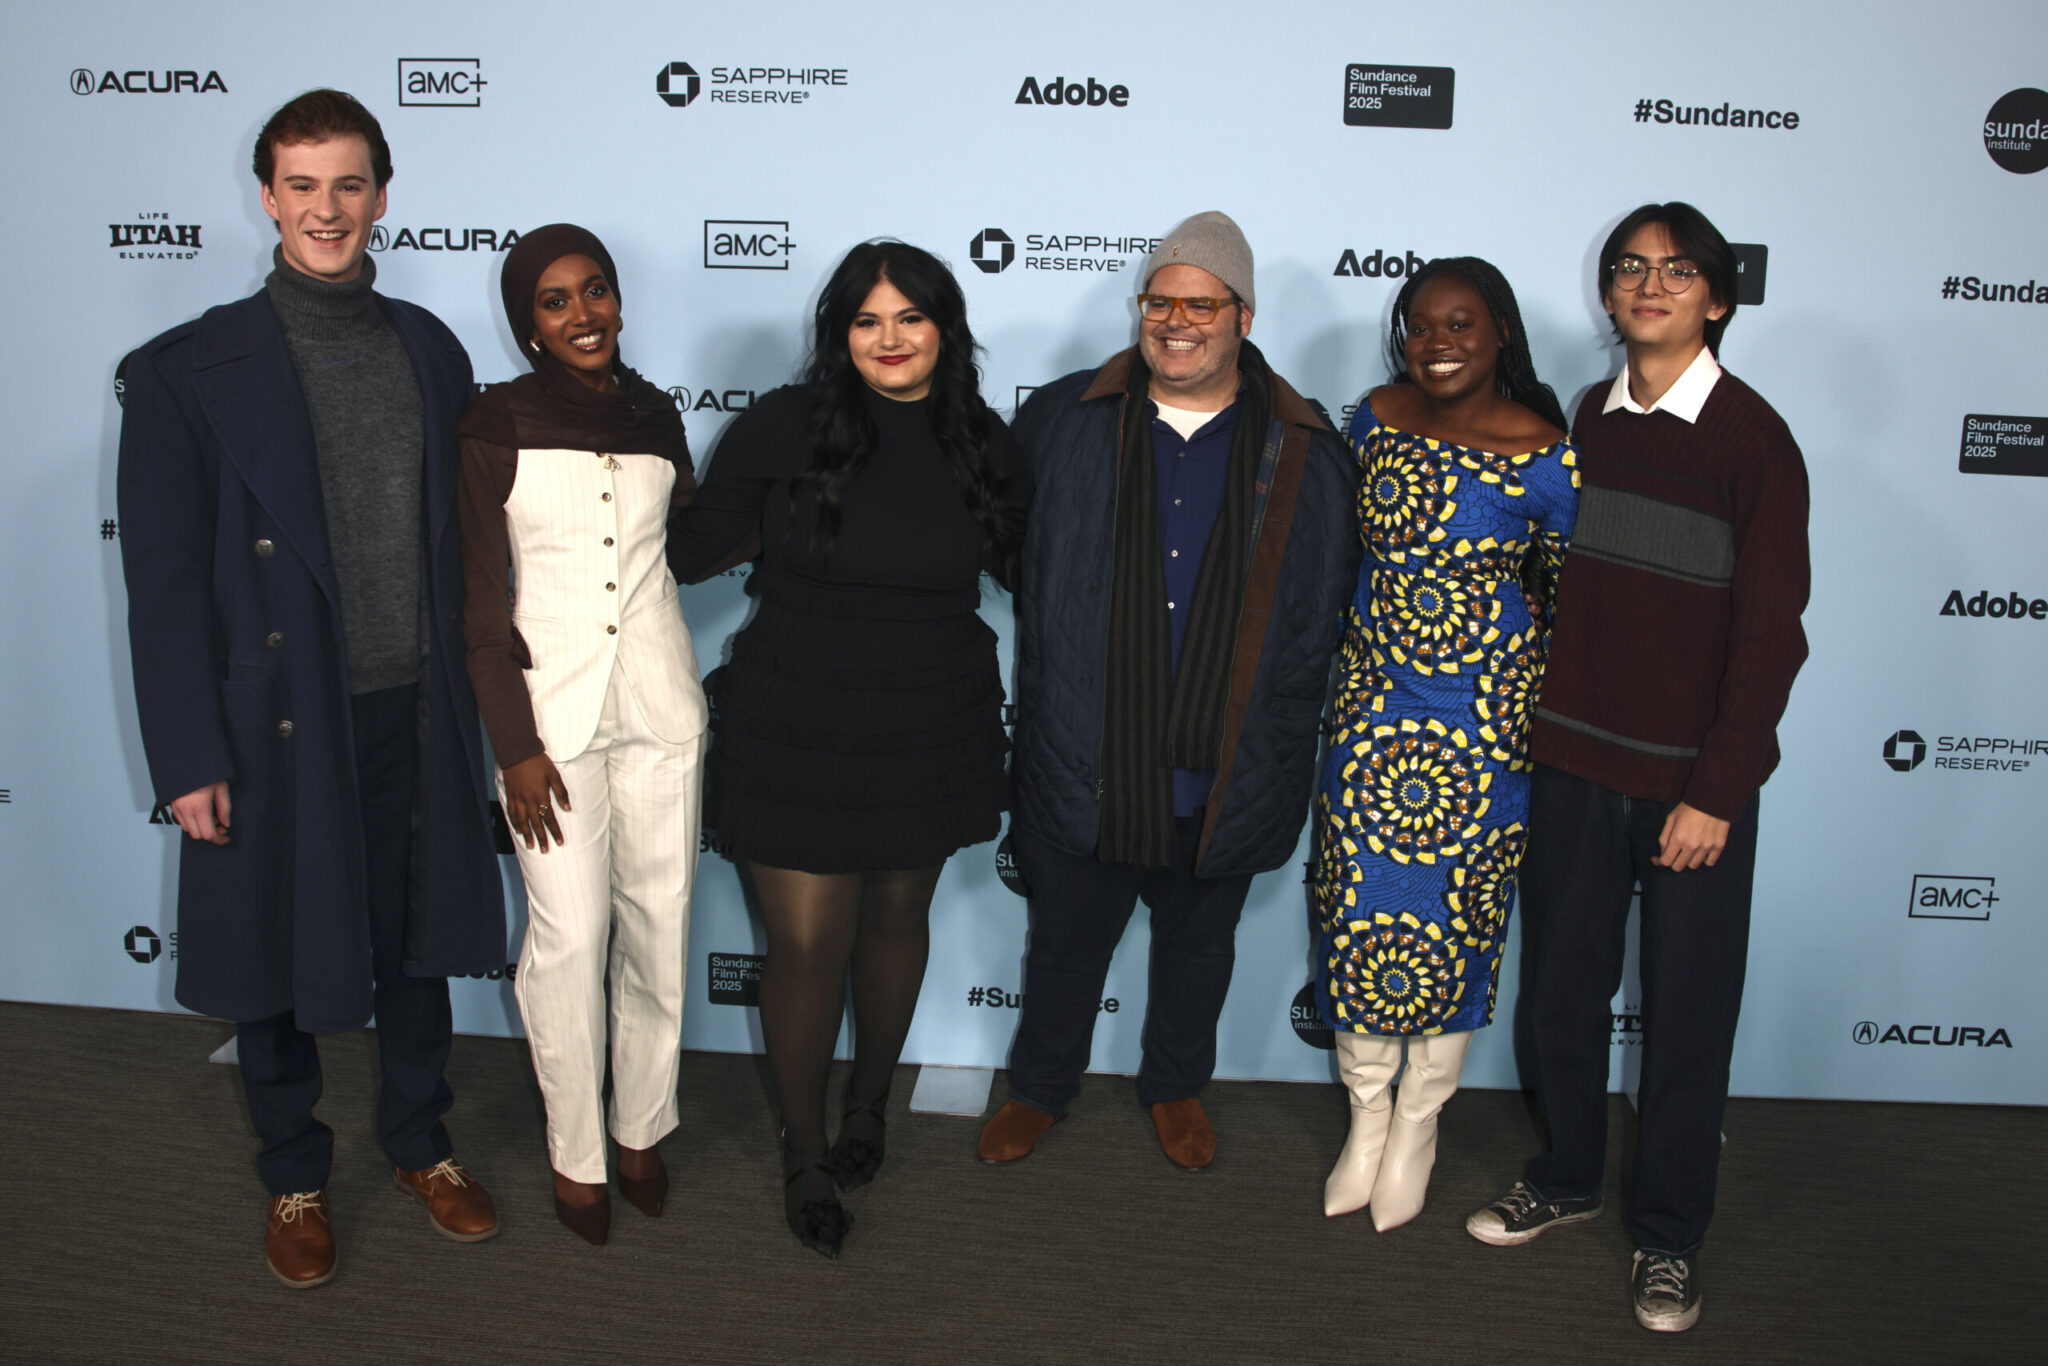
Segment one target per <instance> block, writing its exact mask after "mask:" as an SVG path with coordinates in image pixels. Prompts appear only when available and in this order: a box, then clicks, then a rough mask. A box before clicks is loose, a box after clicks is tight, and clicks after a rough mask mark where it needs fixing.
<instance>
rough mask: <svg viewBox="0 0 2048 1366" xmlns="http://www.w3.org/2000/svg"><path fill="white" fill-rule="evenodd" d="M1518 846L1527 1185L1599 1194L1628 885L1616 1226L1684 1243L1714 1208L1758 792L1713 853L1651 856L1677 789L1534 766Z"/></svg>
mask: <svg viewBox="0 0 2048 1366" xmlns="http://www.w3.org/2000/svg"><path fill="white" fill-rule="evenodd" d="M1529 803H1530V809H1529V847H1528V852H1527V854H1526V855H1524V857H1523V860H1522V952H1523V953H1524V954H1529V955H1533V972H1532V973H1531V975H1530V977H1529V978H1528V982H1529V986H1528V988H1527V989H1528V991H1529V992H1530V995H1529V997H1528V998H1527V1000H1526V1001H1525V1005H1524V1008H1525V1009H1526V1010H1527V1011H1528V1023H1529V1043H1530V1048H1531V1056H1532V1057H1533V1059H1534V1062H1535V1067H1536V1077H1535V1080H1536V1102H1537V1109H1538V1113H1539V1115H1540V1117H1541V1121H1542V1126H1543V1136H1544V1141H1545V1143H1546V1145H1547V1150H1546V1151H1545V1152H1544V1153H1543V1154H1542V1156H1540V1157H1538V1158H1536V1159H1535V1160H1534V1161H1532V1162H1531V1163H1530V1164H1529V1167H1528V1171H1527V1173H1526V1178H1527V1180H1528V1182H1529V1185H1530V1186H1531V1187H1532V1188H1533V1189H1534V1190H1535V1191H1536V1193H1537V1194H1538V1195H1539V1196H1540V1197H1542V1199H1543V1200H1544V1201H1546V1202H1548V1203H1556V1204H1570V1203H1576V1202H1583V1201H1589V1200H1593V1199H1596V1198H1598V1196H1599V1195H1600V1187H1601V1173H1602V1170H1603V1169H1604V1167H1605V1165H1606V1161H1607V1073H1608V1055H1609V1051H1610V1044H1611V1033H1612V1030H1613V1027H1614V1021H1613V1012H1612V1002H1613V999H1614V993H1615V992H1616V991H1617V990H1618V989H1619V988H1620V986H1621V971H1622V966H1623V964H1622V958H1623V952H1624V941H1625V938H1626V929H1627V925H1628V910H1629V901H1630V898H1631V896H1632V894H1633V892H1634V890H1635V888H1636V886H1637V885H1638V884H1640V885H1641V887H1642V892H1643V898H1642V940H1641V950H1642V952H1641V959H1640V967H1641V973H1642V991H1643V999H1642V1025H1643V1043H1642V1048H1643V1059H1642V1083H1641V1087H1640V1089H1639V1090H1638V1091H1637V1093H1636V1106H1637V1112H1638V1116H1639V1118H1640V1128H1639V1132H1638V1135H1637V1140H1636V1151H1635V1173H1634V1179H1633V1182H1632V1183H1631V1186H1630V1189H1629V1195H1628V1213H1627V1224H1628V1231H1629V1233H1630V1235H1631V1236H1632V1237H1634V1239H1635V1242H1636V1246H1637V1247H1639V1248H1642V1249H1643V1250H1645V1251H1648V1252H1662V1253H1666V1254H1669V1255H1672V1256H1679V1257H1690V1256H1692V1255H1693V1254H1694V1253H1696V1252H1698V1251H1699V1248H1700V1244H1701V1243H1702V1242H1704V1241H1705V1239H1706V1236H1707V1225H1708V1224H1709V1223H1710V1222H1711V1221H1712V1219H1713V1217H1714V1182H1715V1177H1716V1175H1717V1173H1718V1171H1719V1168H1720V1162H1721V1117H1722V1111H1723V1110H1724V1108H1725V1107H1726V1105H1727V1102H1728V1063H1729V1059H1730V1057H1731V1056H1732V1055H1733V1053H1734V1051H1735V1021H1736V1016H1737V1015H1738V1014H1739V1013H1740V1012H1741V1009H1742V982H1743V976H1744V973H1745V972H1746V971H1747V969H1748V964H1749V903H1750V885H1751V880H1752V876H1753V874H1754V872H1755V869H1756V828H1757V803H1756V799H1755V798H1754V797H1752V798H1750V801H1749V805H1748V807H1747V808H1745V809H1744V810H1743V812H1742V814H1741V815H1740V816H1738V817H1737V818H1736V819H1735V820H1734V822H1733V823H1732V824H1731V825H1730V827H1729V830H1728V843H1727V846H1726V847H1725V848H1724V849H1723V850H1722V851H1721V857H1720V859H1719V860H1718V861H1717V862H1716V863H1715V864H1714V866H1713V867H1711V868H1708V867H1704V866H1702V867H1699V868H1694V869H1692V870H1690V871H1688V872H1683V873H1675V872H1672V871H1671V870H1670V869H1668V868H1659V867H1657V866H1655V865H1654V864H1652V863H1651V862H1650V860H1651V859H1653V858H1655V857H1656V856H1657V836H1658V834H1659V832H1661V831H1662V830H1663V828H1664V820H1665V817H1666V816H1668V815H1669V814H1670V813H1671V809H1672V807H1673V806H1674V805H1675V803H1672V802H1652V801H1644V800H1642V799H1640V798H1634V797H1627V796H1624V795H1622V794H1621V793H1619V792H1616V791H1614V790H1613V789H1612V788H1608V787H1603V786H1602V785H1601V784H1599V783H1595V782H1589V781H1588V780H1586V779H1584V778H1578V777H1574V776H1573V775H1571V774H1569V773H1564V772H1561V771H1560V770H1558V769H1554V768H1549V767H1546V766H1544V765H1540V764H1539V765H1537V767H1536V773H1535V778H1534V780H1533V782H1532V784H1531V786H1530V792H1529Z"/></svg>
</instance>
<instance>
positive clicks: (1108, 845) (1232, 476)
mask: <svg viewBox="0 0 2048 1366" xmlns="http://www.w3.org/2000/svg"><path fill="white" fill-rule="evenodd" d="M1238 369H1239V372H1240V373H1241V374H1242V375H1243V377H1244V389H1243V391H1242V393H1241V395H1240V397H1239V399H1238V413H1237V431H1236V434H1235V436H1233V437H1232V439H1231V443H1230V469H1229V473H1228V474H1227V475H1226V476H1225V479H1226V483H1225V485H1224V494H1223V507H1222V510H1221V511H1220V512H1218V513H1217V515H1216V527H1215V530H1214V531H1212V532H1211V533H1210V535H1209V544H1208V547H1207V548H1206V549H1205V550H1204V551H1203V552H1202V568H1201V570H1200V572H1199V573H1198V574H1197V575H1196V576H1195V595H1194V600H1193V601H1192V602H1191V603H1190V604H1189V609H1188V610H1189V616H1188V626H1187V633H1186V635H1185V636H1183V637H1182V640H1181V650H1180V665H1179V668H1178V669H1177V670H1176V669H1175V667H1174V660H1173V635H1172V627H1171V625H1170V623H1169V621H1168V618H1167V610H1166V570H1165V566H1164V564H1163V563H1162V561H1161V559H1160V540H1159V494H1158V480H1157V472H1156V468H1155V466H1154V464H1153V458H1152V420H1151V409H1150V407H1149V406H1148V404H1147V397H1148V391H1149V389H1150V386H1151V379H1152V373H1151V371H1150V370H1149V369H1148V368H1147V367H1146V365H1145V362H1144V360H1143V359H1142V358H1141V357H1140V355H1139V354H1138V353H1137V352H1136V351H1133V352H1132V353H1131V374H1130V383H1129V386H1128V387H1127V388H1126V390H1125V393H1124V427H1123V442H1122V452H1121V456H1120V460H1121V466H1120V470H1119V474H1118V479H1117V489H1118V495H1117V507H1116V547H1115V551H1114V574H1115V577H1114V580H1113V582H1112V584H1111V587H1110V599H1109V660H1108V669H1107V673H1106V675H1105V679H1104V682H1105V685H1106V696H1105V698H1104V701H1103V726H1102V835H1101V840H1100V843H1099V844H1098V846H1097V849H1096V856H1097V857H1098V858H1100V859H1102V860H1103V861H1104V862H1106V863H1127V864H1132V865H1135V866H1137V867H1140V868H1163V867H1165V866H1166V865H1167V864H1168V863H1170V862H1171V861H1172V858H1173V771H1174V770H1175V769H1177V768H1187V769H1209V768H1215V767H1216V765H1217V763H1218V761H1219V756H1220V755H1221V752H1222V747H1223V715H1224V707H1225V704H1226V703H1227V702H1228V701H1229V698H1230V662H1231V655H1232V651H1233V649H1234V647H1235V645H1236V641H1237V620H1238V612H1239V610H1240V608H1241V607H1242V606H1243V602H1244V582H1245V569H1246V565H1247V563H1248V562H1249V560H1250V556H1251V530H1252V507H1253V481H1254V479H1255V477H1256V476H1257V473H1258V468H1259V455H1260V451H1261V450H1262V448H1263V447H1264V445H1265V437H1266V415H1267V409H1268V407H1269V403H1270V397H1269V395H1270V390H1271V378H1270V375H1269V372H1268V371H1267V369H1266V363H1265V359H1264V358H1263V357H1262V356H1260V355H1259V353H1258V351H1257V350H1256V349H1254V348H1253V346H1252V345H1251V344H1250V343H1249V342H1246V343H1244V345H1243V346H1242V347H1241V348H1240V349H1239V351H1238Z"/></svg>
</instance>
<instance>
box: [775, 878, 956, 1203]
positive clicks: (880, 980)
mask: <svg viewBox="0 0 2048 1366" xmlns="http://www.w3.org/2000/svg"><path fill="white" fill-rule="evenodd" d="M944 866H945V865H944V864H940V865H938V866H936V867H931V868H913V869H908V870H903V871H895V870H884V871H873V872H864V873H800V872H797V871H795V870H793V869H789V868H770V867H767V866H766V865H764V864H759V863H750V864H749V865H748V869H749V870H750V872H751V873H752V876H753V880H754V891H755V894H756V896H758V897H759V899H760V903H761V914H762V918H763V919H765V920H766V921H767V923H768V962H767V964H766V965H765V966H764V967H763V968H762V969H761V1032H762V1034H763V1036H764V1037H765V1039H766V1042H767V1045H768V1070H769V1072H770V1073H772V1074H773V1076H774V1078H775V1090H776V1093H777V1094H778V1095H779V1096H780V1098H781V1101H782V1123H783V1129H784V1133H785V1135H786V1137H785V1142H786V1143H787V1145H788V1149H789V1156H790V1160H791V1161H792V1162H805V1163H808V1162H815V1161H817V1160H818V1159H820V1158H822V1157H823V1156H824V1154H825V1147H826V1137H825V1076H826V1073H827V1072H829V1071H830V1070H831V1067H832V1046H833V1044H835V1043H836V1042H838V1039H839V1021H840V1018H841V1016H842V1015H843V1014H844V1012H845V1001H846V969H847V965H848V964H849V963H851V964H852V966H853V1040H854V1061H853V1076H852V1078H851V1079H850V1080H848V1082H847V1083H846V1107H847V1108H849V1109H850V1108H853V1107H855V1106H857V1105H866V1104H870V1103H872V1102H874V1101H875V1100H877V1099H879V1098H880V1097H881V1096H882V1095H883V1094H884V1093H885V1092H887V1090H888V1089H889V1080H890V1078H891V1077H892V1076H893V1075H894V1074H895V1070H896V1060H897V1059H898V1058H899V1057H901V1056H902V1054H903V1040H904V1039H905V1037H906V1036H908V1035H909V1033H910V1016H911V1012H912V1011H914V1010H916V1008H917V994H918V990H919V989H920V988H921V987H922V986H923V985H924V965H925V958H926V956H927V955H928V954H929V953H930V950H931V921H930V913H931V905H932V892H933V890H934V889H935V888H937V886H938V883H939V870H940V868H943V867H944ZM848 1127H849V1131H851V1132H853V1133H854V1134H855V1136H856V1137H872V1136H873V1134H871V1133H868V1132H864V1131H866V1130H869V1129H874V1128H876V1127H877V1126H876V1124H875V1121H873V1120H871V1119H867V1118H866V1117H864V1116H861V1117H857V1118H856V1120H854V1121H850V1122H849V1125H848Z"/></svg>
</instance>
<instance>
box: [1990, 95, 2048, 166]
mask: <svg viewBox="0 0 2048 1366" xmlns="http://www.w3.org/2000/svg"><path fill="white" fill-rule="evenodd" d="M1984 150H1985V151H1986V152H1989V153H1990V154H1991V159H1992V160H1993V161H1995V162H1997V163H1998V164H1999V165H2000V166H2003V167H2004V168H2005V169H2006V170H2008V171H2011V172H2012V173H2013V174H2015V175H2032V174H2033V173H2034V172H2036V171H2038V170H2040V169H2042V168H2043V167H2048V91H2043V90H2036V89H2034V88H2033V87H2032V86H2021V87H2020V88H2019V89H2018V90H2013V91H2009V92H2007V93H2006V94H2004V95H2001V96H1999V97H1998V103H1996V104H1994V105H1992V106H1991V112H1990V113H1988V114H1986V115H1985V116H1984Z"/></svg>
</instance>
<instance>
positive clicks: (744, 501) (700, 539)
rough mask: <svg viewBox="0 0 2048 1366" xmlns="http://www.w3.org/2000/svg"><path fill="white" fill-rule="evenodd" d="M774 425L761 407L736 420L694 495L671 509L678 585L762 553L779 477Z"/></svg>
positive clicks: (671, 550) (671, 552) (671, 563)
mask: <svg viewBox="0 0 2048 1366" xmlns="http://www.w3.org/2000/svg"><path fill="white" fill-rule="evenodd" d="M778 392H780V391H778ZM774 425H775V424H774V423H773V422H772V420H771V419H770V417H769V416H768V415H767V414H766V413H764V412H763V410H762V408H761V407H759V406H757V407H753V408H749V409H748V410H747V411H746V412H743V413H741V414H740V415H739V416H738V417H736V418H734V419H733V420H732V425H731V426H729V427H727V428H726V429H725V434H724V435H723V436H721V437H720V438H719V440H718V447H717V449H716V450H715V451H714V452H713V453H712V457H711V464H710V467H709V470H708V472H707V473H706V475H705V476H704V482H703V483H702V484H700V485H699V486H698V488H697V491H696V494H695V496H694V497H692V498H691V499H689V501H688V502H687V503H683V504H680V505H678V506H676V507H675V508H674V510H673V511H671V512H670V514H669V522H668V567H669V572H670V573H672V574H674V575H675V578H676V582H677V583H702V582H703V581H704V580H706V579H708V578H710V577H712V576H713V575H714V574H719V573H722V572H724V571H725V570H727V569H730V568H732V567H733V566H734V565H736V564H743V563H745V562H746V561H748V560H751V559H753V558H754V557H755V556H757V555H759V554H760V553H761V508H762V505H763V504H764V503H766V502H767V500H768V493H769V491H770V490H771V489H772V488H774V486H775V478H776V476H775V473H774V471H775V464H776V456H777V454H778V452H777V451H776V449H775V447H776V440H775V433H774V431H773V430H772V428H773V427H774Z"/></svg>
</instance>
